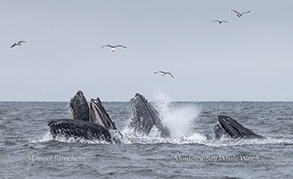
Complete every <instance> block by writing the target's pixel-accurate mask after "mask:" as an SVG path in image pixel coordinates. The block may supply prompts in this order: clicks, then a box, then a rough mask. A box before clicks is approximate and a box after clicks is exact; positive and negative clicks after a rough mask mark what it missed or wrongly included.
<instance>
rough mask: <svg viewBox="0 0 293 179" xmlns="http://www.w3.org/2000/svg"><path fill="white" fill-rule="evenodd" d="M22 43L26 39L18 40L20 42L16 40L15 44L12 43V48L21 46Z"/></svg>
mask: <svg viewBox="0 0 293 179" xmlns="http://www.w3.org/2000/svg"><path fill="white" fill-rule="evenodd" d="M22 43H25V41H23V40H21V41H18V42H16V43H14V44H13V45H11V47H10V48H13V47H15V46H20V45H21V44H22Z"/></svg>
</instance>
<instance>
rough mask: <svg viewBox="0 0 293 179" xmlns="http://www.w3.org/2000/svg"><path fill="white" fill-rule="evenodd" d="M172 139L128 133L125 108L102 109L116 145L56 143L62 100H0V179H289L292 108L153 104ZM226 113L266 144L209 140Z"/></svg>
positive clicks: (266, 104) (107, 106) (292, 156)
mask: <svg viewBox="0 0 293 179" xmlns="http://www.w3.org/2000/svg"><path fill="white" fill-rule="evenodd" d="M153 104H154V106H155V107H156V108H157V109H158V111H159V112H160V115H161V118H162V121H163V123H164V124H165V125H167V126H168V127H169V128H170V130H171V133H172V137H170V138H161V137H159V136H158V134H157V131H156V130H155V129H154V130H153V131H152V132H151V134H150V135H149V136H137V135H133V133H132V132H131V131H130V130H127V129H126V126H127V124H128V122H129V118H130V107H129V103H127V102H104V103H103V105H104V107H105V109H106V110H107V112H108V113H109V115H110V117H111V118H112V120H113V121H114V122H115V124H116V126H117V127H118V128H119V129H120V131H121V132H122V134H123V135H124V138H123V140H122V143H121V144H108V143H103V142H98V141H97V142H93V141H79V142H77V141H74V140H53V139H52V136H51V135H50V134H49V128H48V126H47V122H48V121H49V120H51V119H61V118H69V117H70V114H69V110H68V104H67V103H66V102H0V134H1V135H0V161H1V162H0V176H1V178H13V179H14V178H19V177H20V178H140V179H141V178H292V177H293V170H292V168H293V102H172V103H171V102H166V101H164V100H162V101H158V102H155V103H153ZM220 114H226V115H229V116H231V117H232V118H234V119H235V120H237V121H238V122H240V123H241V124H242V125H244V126H245V127H247V128H250V129H252V130H253V131H254V132H256V133H258V134H261V135H263V136H265V137H266V139H253V140H232V139H221V140H215V139H214V132H213V127H214V126H215V125H216V124H217V123H218V121H217V116H218V115H220Z"/></svg>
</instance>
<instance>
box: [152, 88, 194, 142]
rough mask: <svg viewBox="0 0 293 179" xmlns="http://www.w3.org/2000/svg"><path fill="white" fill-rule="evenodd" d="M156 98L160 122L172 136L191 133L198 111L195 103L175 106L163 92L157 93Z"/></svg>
mask: <svg viewBox="0 0 293 179" xmlns="http://www.w3.org/2000/svg"><path fill="white" fill-rule="evenodd" d="M156 99H157V101H156V103H155V106H156V108H157V109H158V112H159V114H160V118H161V120H162V123H163V124H164V125H166V126H167V127H168V128H169V129H170V130H171V135H172V136H173V137H183V136H190V135H192V134H193V131H192V126H193V125H194V124H195V122H194V121H195V120H196V119H197V117H198V115H199V113H200V112H199V110H198V108H197V107H196V106H195V105H185V106H180V107H175V106H174V105H172V103H171V100H170V98H168V97H167V96H166V95H165V94H159V95H158V96H157V98H156Z"/></svg>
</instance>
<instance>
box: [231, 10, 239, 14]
mask: <svg viewBox="0 0 293 179" xmlns="http://www.w3.org/2000/svg"><path fill="white" fill-rule="evenodd" d="M231 10H232V11H234V12H235V13H237V14H241V13H240V12H238V11H236V10H234V9H231Z"/></svg>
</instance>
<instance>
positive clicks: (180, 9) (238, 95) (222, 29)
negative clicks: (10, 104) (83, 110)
mask: <svg viewBox="0 0 293 179" xmlns="http://www.w3.org/2000/svg"><path fill="white" fill-rule="evenodd" d="M292 7H293V1H292V0H257V1H256V0H242V1H240V0H238V1H235V0H222V1H217V0H213V1H212V0H147V1H137V0H123V1H119V0H117V1H114V0H112V1H102V0H101V1H98V0H79V1H77V0H46V1H45V0H43V1H40V0H25V1H23V0H9V1H8V0H7V1H1V6H0V23H1V33H0V39H1V41H0V61H1V66H0V82H1V88H0V89H1V93H0V101H15V100H16V101H23V100H24V101H68V100H69V99H70V97H72V96H73V95H74V94H75V92H76V91H77V90H79V89H80V90H83V91H84V93H85V95H86V97H87V99H88V100H89V99H90V98H92V97H97V96H99V97H100V98H101V99H102V100H104V101H128V100H129V99H130V98H131V97H133V96H134V94H135V93H136V92H140V93H142V94H143V95H145V96H146V97H147V98H148V99H150V100H153V99H154V96H155V95H156V94H158V93H166V94H167V95H168V96H169V97H170V98H171V99H173V100H176V101H186V100H188V101H206V100H212V101H219V100H224V101H229V100H236V101H241V100H253V101H258V100H286V101H288V100H289V101H292V100H293V83H292V78H293V70H292V68H293V51H292V45H293V11H292ZM231 8H233V9H236V10H239V11H247V10H251V13H249V14H246V15H244V16H242V17H241V18H238V17H237V16H236V15H235V13H234V12H232V11H231ZM214 19H225V20H228V21H229V23H228V24H222V25H219V24H217V23H212V22H211V21H212V20H214ZM19 40H25V41H26V42H27V43H26V44H24V45H22V46H18V47H15V48H12V49H11V48H10V46H11V45H12V44H13V43H14V42H17V41H19ZM105 44H124V45H126V46H127V49H118V50H117V51H116V52H114V53H112V52H111V50H110V49H105V48H101V46H102V45H105ZM156 70H166V71H171V72H172V73H173V75H174V76H175V79H172V78H170V77H169V76H167V77H161V76H160V75H154V74H153V72H154V71H156Z"/></svg>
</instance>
